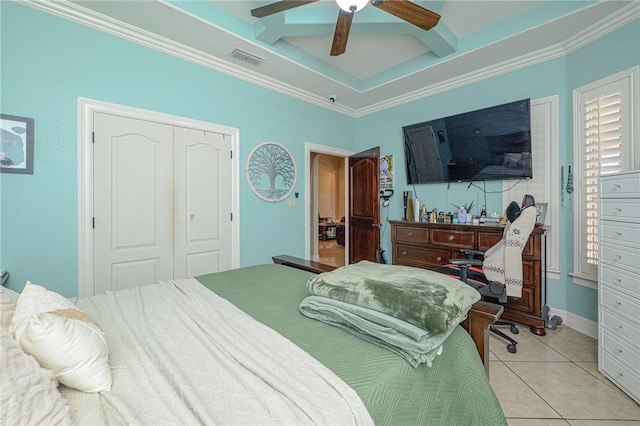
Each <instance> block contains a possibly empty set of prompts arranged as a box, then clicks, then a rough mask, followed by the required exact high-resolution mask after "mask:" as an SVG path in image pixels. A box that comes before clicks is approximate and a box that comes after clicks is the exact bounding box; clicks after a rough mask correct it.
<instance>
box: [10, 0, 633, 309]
mask: <svg viewBox="0 0 640 426" xmlns="http://www.w3.org/2000/svg"><path fill="white" fill-rule="evenodd" d="M0 13H1V14H2V16H1V24H2V25H1V36H2V37H1V46H0V49H1V50H0V51H1V53H2V56H1V60H2V63H1V72H2V75H1V77H2V84H1V85H0V105H1V109H2V112H3V113H8V114H14V115H23V116H28V117H33V118H35V135H36V139H35V141H36V142H35V161H34V163H35V173H34V174H33V175H8V174H3V175H0V189H1V191H2V193H1V196H0V232H1V244H0V255H1V257H0V265H2V267H5V268H8V269H9V270H10V271H11V273H12V276H11V278H10V282H9V286H10V287H12V288H15V289H18V290H19V289H21V288H22V286H23V285H24V282H25V281H26V280H27V279H30V280H32V281H34V282H39V283H41V284H43V285H46V286H49V287H50V288H52V289H54V290H56V291H59V292H60V293H62V294H64V295H66V296H74V295H76V294H77V287H78V278H77V275H78V272H77V271H78V260H77V259H78V243H77V240H78V230H77V220H78V202H77V200H78V189H77V188H78V182H77V179H78V176H77V172H78V164H77V161H78V158H77V156H78V151H77V143H78V135H77V126H78V125H77V99H78V97H86V98H91V99H96V100H100V101H105V102H112V103H116V104H122V105H127V106H132V107H137V108H142V109H147V110H152V111H158V112H162V113H167V114H173V115H177V116H184V117H188V118H192V119H196V120H202V121H207V122H212V123H217V124H221V125H225V126H230V127H237V128H239V129H240V158H241V166H242V167H244V159H245V158H246V156H247V154H248V153H249V151H250V150H251V148H252V147H253V146H255V145H256V144H257V143H259V142H262V141H265V140H273V141H277V142H280V143H282V144H284V145H285V146H287V148H288V149H289V150H290V151H291V152H292V154H293V155H294V157H295V158H296V160H297V161H298V172H299V179H298V183H297V189H296V190H297V191H298V192H300V194H301V198H300V199H299V200H298V207H297V208H295V209H290V208H289V207H288V203H286V202H284V203H265V202H263V201H261V200H259V199H258V198H257V197H255V196H253V194H252V193H251V192H250V190H249V189H248V187H247V185H246V180H245V179H244V176H241V180H240V184H241V188H240V203H241V231H240V233H241V242H240V245H241V259H240V263H241V266H247V265H252V264H257V263H264V262H269V261H270V257H271V255H273V254H277V253H290V254H293V255H298V256H301V255H303V254H304V251H305V247H304V208H303V207H302V206H303V205H304V199H305V197H306V196H307V194H305V193H304V189H305V188H304V182H303V176H304V173H305V170H304V164H303V158H304V142H313V143H317V144H321V145H329V146H334V147H338V148H344V149H353V150H364V149H367V148H370V147H372V146H380V149H381V154H383V155H387V154H393V155H394V163H395V164H394V166H395V185H394V186H395V189H396V190H397V191H398V192H397V193H396V194H397V195H396V196H394V197H393V198H392V199H391V205H390V206H389V208H388V209H384V210H383V211H382V215H383V219H386V218H387V217H389V218H398V217H400V215H401V212H402V206H401V196H400V194H399V192H401V191H403V190H408V189H409V190H415V191H416V193H417V195H418V198H419V199H420V200H421V202H424V203H426V204H427V206H428V207H429V208H430V209H431V208H433V207H436V208H438V209H445V208H447V209H449V208H450V203H460V202H468V201H471V200H474V201H475V200H477V199H480V200H481V203H482V196H481V195H479V193H478V191H477V190H476V189H475V188H473V187H472V188H470V189H467V184H452V185H451V188H450V191H448V192H447V191H446V185H416V186H415V187H408V186H407V185H406V180H405V176H404V166H403V161H404V153H403V152H402V134H401V127H402V126H404V125H407V124H413V123H417V122H421V121H425V120H428V119H433V118H437V117H442V116H446V115H450V114H454V113H459V112H463V111H469V110H472V109H477V108H480V107H485V106H488V105H495V104H499V103H503V102H507V101H511V100H514V99H519V98H526V97H531V98H541V97H545V96H551V95H558V96H559V99H560V105H559V114H560V132H559V133H560V134H559V136H560V158H559V164H564V165H567V164H570V163H571V162H572V155H573V153H572V127H571V114H572V113H571V108H572V106H571V104H572V98H571V96H572V90H573V89H574V88H576V87H579V86H581V85H583V84H586V83H588V82H590V81H593V80H597V79H599V78H602V77H604V76H607V75H610V74H613V73H615V72H618V71H621V70H624V69H627V68H629V67H631V66H633V65H637V64H639V63H640V57H639V56H640V53H639V52H640V36H639V21H638V20H636V21H634V22H633V23H631V24H628V25H626V26H625V27H623V28H621V29H619V30H617V31H615V32H613V33H611V34H609V35H606V36H604V37H602V38H600V39H599V40H596V41H595V42H593V43H591V44H589V45H587V46H585V47H583V48H581V49H579V50H577V51H575V52H572V53H571V54H569V55H567V56H566V57H563V58H557V59H553V60H549V61H547V62H544V63H542V64H537V65H533V66H530V67H528V68H526V69H522V70H519V71H514V72H511V73H508V74H504V75H500V76H498V77H494V78H491V79H487V80H484V81H482V82H479V83H474V84H470V85H467V86H464V87H461V88H457V89H453V90H450V91H448V92H445V93H441V94H437V95H433V96H430V97H428V98H425V99H421V100H417V101H414V102H411V103H408V104H405V105H402V106H398V107H395V108H391V109H388V110H385V111H382V112H379V113H375V114H371V115H368V116H365V117H361V118H358V119H352V118H349V117H345V116H343V115H341V114H338V113H334V112H332V111H330V110H327V109H324V108H320V107H316V106H313V105H309V104H307V103H305V102H301V101H298V100H295V99H292V98H290V97H287V96H285V95H281V94H278V93H274V92H271V91H269V90H267V89H263V88H261V87H258V86H255V85H252V84H249V83H246V82H244V81H241V80H238V79H234V78H232V77H230V76H227V75H224V74H220V73H217V72H214V71H212V70H209V69H206V68H203V67H200V66H197V65H194V64H192V63H189V62H185V61H182V60H180V59H176V58H174V57H172V56H168V55H165V54H162V53H160V52H157V51H154V50H151V49H147V48H143V47H141V46H138V45H136V44H133V43H130V42H127V41H124V40H121V39H119V38H116V37H113V36H110V35H107V34H104V33H101V32H98V31H95V30H91V29H89V28H86V27H83V26H80V25H77V24H74V23H71V22H68V21H66V20H63V19H59V18H56V17H53V16H50V15H47V14H45V13H42V12H39V11H36V10H33V9H31V8H28V7H25V6H21V5H18V4H14V3H10V2H3V1H0ZM486 189H487V191H496V192H498V191H500V190H501V184H500V183H491V184H489V183H488V184H487V187H486ZM552 202H558V200H555V201H552ZM502 208H503V206H502V198H501V195H500V194H499V193H495V194H489V195H488V196H487V209H488V210H489V211H494V210H495V211H500V210H501V209H502ZM385 222H386V221H385ZM572 225H573V219H572V212H571V211H569V210H565V211H561V212H560V229H561V230H562V231H561V238H560V241H561V245H560V265H561V266H560V267H561V276H560V279H559V280H550V282H549V286H548V288H549V295H548V302H549V304H550V305H551V306H553V307H554V308H557V309H563V310H567V311H569V312H572V313H574V314H577V315H580V316H582V317H585V318H587V319H591V320H594V321H595V320H597V310H596V292H595V291H594V290H591V289H588V288H585V287H581V286H576V285H574V284H572V283H571V279H570V277H569V275H568V274H569V273H570V272H571V269H572V259H573V251H572V250H573V248H572V242H573V226H572ZM389 234H390V233H389V227H388V225H387V226H385V227H384V228H383V242H382V245H383V247H384V248H385V249H386V250H387V255H389V256H390V255H391V250H390V236H389Z"/></svg>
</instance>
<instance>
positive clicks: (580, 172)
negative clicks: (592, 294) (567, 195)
mask: <svg viewBox="0 0 640 426" xmlns="http://www.w3.org/2000/svg"><path fill="white" fill-rule="evenodd" d="M635 72H637V70H636V71H635ZM632 82H633V69H632V70H630V71H627V72H624V73H620V74H617V75H615V76H612V77H610V78H607V79H604V80H601V81H598V82H595V83H592V84H589V85H587V86H584V87H581V88H579V89H576V90H574V170H575V176H574V189H575V194H574V195H575V202H574V240H575V244H574V274H573V275H574V277H576V278H577V280H576V282H577V283H579V284H586V285H588V286H590V287H593V288H595V287H596V283H597V277H598V270H597V265H598V177H599V176H601V175H606V174H611V173H618V172H621V171H624V170H630V166H631V164H632V140H631V135H632V134H633V132H632V130H633V129H632V128H633V126H634V123H633V120H632V119H631V118H632V111H633V108H632V105H633V102H632V89H631V88H632V87H633V85H632ZM582 280H587V281H589V282H581V281H582Z"/></svg>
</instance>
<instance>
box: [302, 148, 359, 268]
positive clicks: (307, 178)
mask: <svg viewBox="0 0 640 426" xmlns="http://www.w3.org/2000/svg"><path fill="white" fill-rule="evenodd" d="M312 153H315V154H327V155H334V156H336V157H343V158H344V165H345V167H344V199H345V208H346V206H348V200H349V176H348V173H349V156H351V155H353V154H355V152H354V151H349V150H346V149H341V148H334V147H332V146H326V145H318V144H315V143H312V142H305V144H304V161H305V173H304V185H305V192H306V193H307V196H306V197H305V202H304V229H305V248H304V254H305V259H311V238H313V235H312V233H311V200H312V197H313V193H312V188H311V154H312ZM348 226H349V218H348V215H345V228H346V229H349V228H348ZM344 246H345V264H347V263H348V261H349V260H348V256H349V250H348V247H349V235H347V233H345V240H344Z"/></svg>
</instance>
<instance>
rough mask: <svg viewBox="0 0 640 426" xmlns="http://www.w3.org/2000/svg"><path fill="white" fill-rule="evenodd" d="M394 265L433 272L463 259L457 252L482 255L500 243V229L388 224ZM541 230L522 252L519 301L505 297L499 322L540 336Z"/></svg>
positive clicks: (492, 226)
mask: <svg viewBox="0 0 640 426" xmlns="http://www.w3.org/2000/svg"><path fill="white" fill-rule="evenodd" d="M389 223H391V244H392V253H393V261H392V263H393V264H394V265H408V266H416V267H419V268H425V269H432V270H437V269H438V268H439V267H440V266H442V265H445V264H446V263H447V262H448V260H449V259H453V258H459V257H464V254H463V253H462V252H460V249H474V250H481V251H486V250H487V249H489V248H490V247H492V246H493V245H495V244H496V243H497V242H498V241H500V239H502V233H503V231H504V227H502V226H499V225H498V224H484V225H471V224H462V225H453V224H444V223H422V222H411V221H399V220H398V221H396V220H390V221H389ZM543 234H544V228H542V227H539V226H536V227H535V228H534V230H533V232H532V233H531V236H530V237H529V241H528V242H527V245H526V246H525V248H524V251H523V252H522V275H523V281H524V283H523V288H522V297H521V298H520V299H516V298H513V297H509V298H508V301H507V304H506V305H505V309H504V313H503V314H502V318H503V319H510V320H513V321H517V322H521V323H523V324H528V325H529V326H531V331H532V332H533V333H535V334H537V335H539V336H544V335H545V334H546V331H545V322H544V319H543V318H542V278H543V277H542V253H543V251H542V248H543V247H542V245H543V244H542V243H543Z"/></svg>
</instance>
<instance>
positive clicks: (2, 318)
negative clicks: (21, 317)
mask: <svg viewBox="0 0 640 426" xmlns="http://www.w3.org/2000/svg"><path fill="white" fill-rule="evenodd" d="M18 296H19V294H18V293H16V292H15V291H13V290H11V289H8V288H6V287H3V286H0V328H2V329H3V330H9V326H10V324H11V319H12V318H13V311H15V309H16V303H17V302H18Z"/></svg>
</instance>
